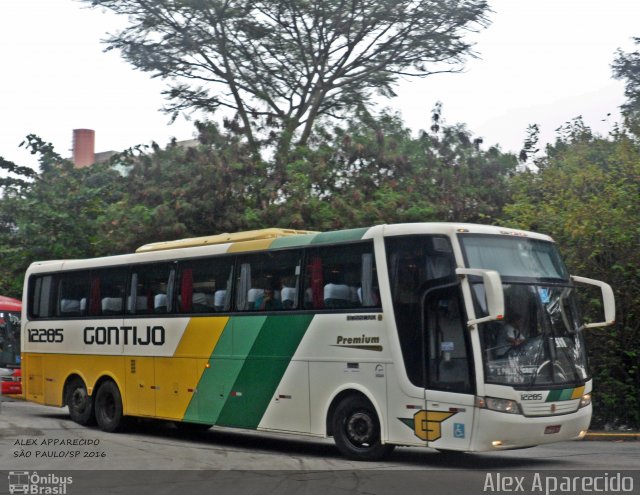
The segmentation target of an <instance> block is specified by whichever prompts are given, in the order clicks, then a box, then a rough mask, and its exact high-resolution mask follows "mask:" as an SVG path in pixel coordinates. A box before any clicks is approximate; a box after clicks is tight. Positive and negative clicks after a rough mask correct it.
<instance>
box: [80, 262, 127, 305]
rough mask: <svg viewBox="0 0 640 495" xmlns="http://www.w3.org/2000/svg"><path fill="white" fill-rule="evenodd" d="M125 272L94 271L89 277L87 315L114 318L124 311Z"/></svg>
mask: <svg viewBox="0 0 640 495" xmlns="http://www.w3.org/2000/svg"><path fill="white" fill-rule="evenodd" d="M126 285H127V271H126V270H123V269H118V268H115V269H108V270H96V271H94V272H93V273H92V275H91V298H90V303H89V314H90V315H92V316H100V315H102V316H116V315H121V314H122V313H123V311H124V303H123V301H124V296H125V292H126Z"/></svg>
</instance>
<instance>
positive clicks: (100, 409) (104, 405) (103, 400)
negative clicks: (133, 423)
mask: <svg viewBox="0 0 640 495" xmlns="http://www.w3.org/2000/svg"><path fill="white" fill-rule="evenodd" d="M95 410H96V421H97V422H98V426H99V427H100V429H101V430H102V431H106V432H114V431H118V430H119V429H121V428H122V426H123V423H124V421H123V420H124V418H123V415H122V397H121V395H120V390H118V386H117V385H116V384H115V383H114V382H112V381H111V380H108V381H106V382H104V383H103V384H102V385H101V386H100V388H99V389H98V391H97V392H96V400H95Z"/></svg>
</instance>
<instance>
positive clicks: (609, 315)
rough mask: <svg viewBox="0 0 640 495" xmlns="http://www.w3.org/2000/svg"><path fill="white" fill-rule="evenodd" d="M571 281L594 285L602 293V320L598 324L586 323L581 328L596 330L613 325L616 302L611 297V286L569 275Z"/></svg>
mask: <svg viewBox="0 0 640 495" xmlns="http://www.w3.org/2000/svg"><path fill="white" fill-rule="evenodd" d="M571 281H572V282H574V283H576V284H584V285H595V286H596V287H600V290H601V291H602V304H603V306H604V320H605V321H601V322H598V323H588V324H586V325H584V327H583V328H598V327H607V326H609V325H613V324H614V323H615V322H616V300H615V298H614V296H613V289H612V288H611V286H610V285H609V284H607V283H605V282H601V281H600V280H593V279H592V278H585V277H576V276H574V275H571Z"/></svg>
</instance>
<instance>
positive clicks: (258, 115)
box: [85, 0, 488, 167]
mask: <svg viewBox="0 0 640 495" xmlns="http://www.w3.org/2000/svg"><path fill="white" fill-rule="evenodd" d="M85 1H87V2H90V3H91V4H92V5H94V6H101V7H104V8H107V9H109V10H112V11H113V12H116V13H118V14H122V15H126V16H127V17H128V19H129V25H128V27H126V28H125V29H124V30H122V31H121V32H118V33H116V34H113V35H110V36H109V38H108V39H107V40H106V42H107V44H108V47H109V49H117V50H120V51H121V53H122V55H123V56H124V58H125V59H126V60H127V61H129V62H130V63H131V64H132V65H133V66H135V67H136V68H138V69H140V70H143V71H148V72H151V73H152V74H153V75H154V76H156V77H161V78H163V79H166V80H167V81H168V83H169V89H167V90H166V92H165V94H166V96H167V97H168V99H169V100H170V104H169V105H168V107H167V110H169V111H171V112H180V111H183V110H187V111H192V110H201V111H204V112H205V113H213V112H215V111H217V110H219V109H228V110H231V112H232V115H233V116H234V117H233V118H232V119H231V120H230V122H232V123H233V125H235V127H236V129H237V130H238V131H239V132H240V133H241V134H242V135H243V136H244V137H245V138H246V139H247V142H248V144H249V149H250V150H251V151H252V152H253V155H254V156H258V155H259V154H260V151H261V150H262V149H263V148H264V146H265V145H267V146H269V147H275V149H276V158H277V160H276V163H277V164H279V165H281V166H282V167H284V166H285V165H286V164H287V162H288V161H287V159H286V156H287V155H288V152H289V150H290V147H291V145H292V144H293V143H295V144H297V145H305V144H307V142H308V140H309V138H310V136H311V132H312V130H313V128H314V126H315V125H316V123H317V121H318V120H319V119H320V118H322V117H342V116H345V115H348V114H349V113H350V112H352V111H354V110H356V109H358V108H360V107H363V106H364V107H367V106H369V103H368V102H369V98H370V96H371V95H372V94H373V93H375V92H377V93H380V94H382V95H386V96H389V95H393V88H394V86H395V83H396V82H397V80H398V77H400V76H418V77H421V76H426V75H429V74H432V73H434V72H441V71H457V70H460V68H461V63H462V61H463V59H464V57H465V56H468V55H470V54H471V45H470V43H469V41H467V40H466V39H465V36H466V35H468V33H469V31H473V30H478V29H480V28H482V27H484V26H486V25H487V18H486V17H485V13H486V11H487V10H488V7H487V2H486V0H463V1H460V0H393V1H390V0H376V1H371V0H311V1H309V0H278V1H256V0H224V1H223V0H211V1H202V0H180V1H175V0H154V1H151V2H149V1H147V0H85Z"/></svg>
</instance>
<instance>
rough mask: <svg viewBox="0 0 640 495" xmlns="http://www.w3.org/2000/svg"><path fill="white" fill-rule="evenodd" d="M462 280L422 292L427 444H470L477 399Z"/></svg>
mask: <svg viewBox="0 0 640 495" xmlns="http://www.w3.org/2000/svg"><path fill="white" fill-rule="evenodd" d="M466 321H467V319H466V316H465V311H464V306H463V299H462V294H461V291H460V285H459V284H458V283H450V284H447V285H442V286H438V287H435V288H432V289H429V290H427V291H426V292H425V294H424V296H423V323H422V326H423V331H424V353H425V361H424V362H425V367H426V369H425V381H426V388H425V401H426V409H427V418H426V419H427V431H428V434H427V444H428V445H429V446H430V447H434V448H437V449H442V450H449V449H452V450H467V449H468V448H469V445H470V438H471V428H472V424H473V411H474V401H475V390H474V389H475V385H474V380H473V377H472V370H473V361H472V358H471V356H472V354H471V342H470V339H469V336H468V332H467V328H466Z"/></svg>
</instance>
